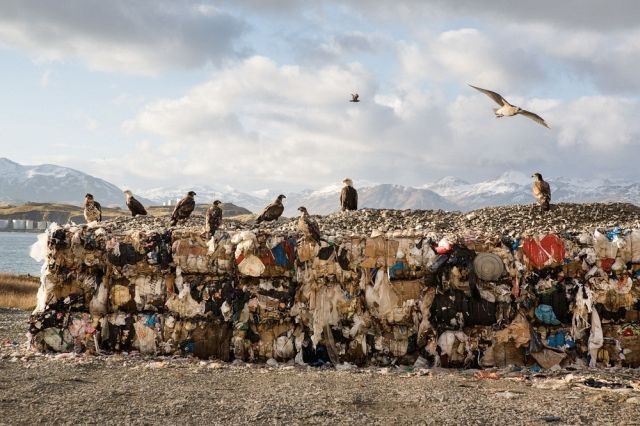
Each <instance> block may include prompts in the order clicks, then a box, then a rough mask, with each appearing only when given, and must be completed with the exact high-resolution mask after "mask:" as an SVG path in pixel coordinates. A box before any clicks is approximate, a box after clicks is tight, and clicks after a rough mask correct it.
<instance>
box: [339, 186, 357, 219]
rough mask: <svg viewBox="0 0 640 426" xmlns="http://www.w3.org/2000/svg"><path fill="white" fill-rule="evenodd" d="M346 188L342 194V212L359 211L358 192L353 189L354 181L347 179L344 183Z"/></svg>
mask: <svg viewBox="0 0 640 426" xmlns="http://www.w3.org/2000/svg"><path fill="white" fill-rule="evenodd" d="M342 182H343V183H344V188H342V192H341V193H340V207H341V209H342V211H345V210H358V191H356V189H355V188H354V187H353V181H352V180H351V179H349V178H346V179H345V180H343V181H342Z"/></svg>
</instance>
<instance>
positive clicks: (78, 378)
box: [0, 309, 640, 425]
mask: <svg viewBox="0 0 640 426" xmlns="http://www.w3.org/2000/svg"><path fill="white" fill-rule="evenodd" d="M27 317H28V314H27V313H26V312H24V311H17V310H8V309H0V342H1V346H0V413H1V415H0V424H8V425H18V424H40V423H43V424H78V423H82V424H95V423H100V424H122V423H128V424H159V423H162V424H177V423H187V424H231V423H260V424H345V423H347V424H353V423H359V424H478V425H480V424H507V423H508V424H546V423H554V424H625V425H626V424H640V371H638V370H637V369H636V370H629V369H619V370H609V371H590V372H566V371H565V372H563V371H560V372H555V373H553V374H545V375H542V374H538V375H533V374H530V373H523V372H519V371H510V370H501V371H498V372H497V374H498V375H499V376H500V378H499V379H497V380H493V379H486V378H485V379H480V378H476V377H475V375H476V374H479V372H478V371H471V370H466V371H457V370H443V369H437V370H412V369H410V368H405V369H402V368H397V369H388V368H370V369H354V370H349V371H336V370H334V369H327V370H318V369H311V368H309V369H307V368H303V367H294V366H286V365H281V366H278V367H275V368H274V367H267V366H264V365H255V364H252V365H249V364H242V365H233V364H225V363H220V362H216V361H200V360H196V359H188V358H143V357H139V356H136V355H133V354H132V355H112V356H101V357H91V356H83V355H78V356H76V355H73V354H58V355H42V354H34V353H30V352H27V351H26V350H25V348H24V347H23V345H21V344H15V343H16V342H23V341H24V340H25V337H24V333H25V330H26V320H27ZM485 372H486V371H485ZM483 373H484V372H483ZM588 378H596V379H597V380H601V381H603V380H607V381H610V382H616V383H620V384H621V385H622V386H624V388H623V389H616V390H612V389H606V388H605V389H594V388H592V387H588V386H585V385H584V381H585V380H586V379H588Z"/></svg>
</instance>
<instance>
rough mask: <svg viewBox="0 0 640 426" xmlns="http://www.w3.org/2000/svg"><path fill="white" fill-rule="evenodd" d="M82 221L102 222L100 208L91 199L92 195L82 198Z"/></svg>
mask: <svg viewBox="0 0 640 426" xmlns="http://www.w3.org/2000/svg"><path fill="white" fill-rule="evenodd" d="M84 220H86V221H87V223H89V222H100V221H101V220H102V206H101V205H100V203H99V202H97V201H96V200H94V199H93V195H91V194H86V195H85V196H84Z"/></svg>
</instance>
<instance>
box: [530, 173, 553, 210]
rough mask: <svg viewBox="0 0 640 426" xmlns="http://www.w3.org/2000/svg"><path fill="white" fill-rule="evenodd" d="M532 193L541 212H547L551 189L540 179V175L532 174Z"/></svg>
mask: <svg viewBox="0 0 640 426" xmlns="http://www.w3.org/2000/svg"><path fill="white" fill-rule="evenodd" d="M531 177H532V178H533V185H532V188H531V189H532V191H533V196H534V197H536V199H537V200H538V203H539V204H540V207H541V208H542V211H547V210H549V203H550V202H551V188H550V187H549V184H548V183H547V182H545V181H544V180H543V179H542V175H541V174H540V173H534V175H533V176H531Z"/></svg>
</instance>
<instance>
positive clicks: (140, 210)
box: [124, 189, 147, 217]
mask: <svg viewBox="0 0 640 426" xmlns="http://www.w3.org/2000/svg"><path fill="white" fill-rule="evenodd" d="M124 193H125V195H126V196H127V202H126V204H127V207H129V211H130V212H131V216H133V217H136V216H138V215H140V216H146V215H147V210H146V209H145V208H144V206H143V205H142V203H141V202H140V201H138V200H136V199H135V197H134V196H133V193H132V192H131V191H130V190H128V189H127V190H126V191H124Z"/></svg>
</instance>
